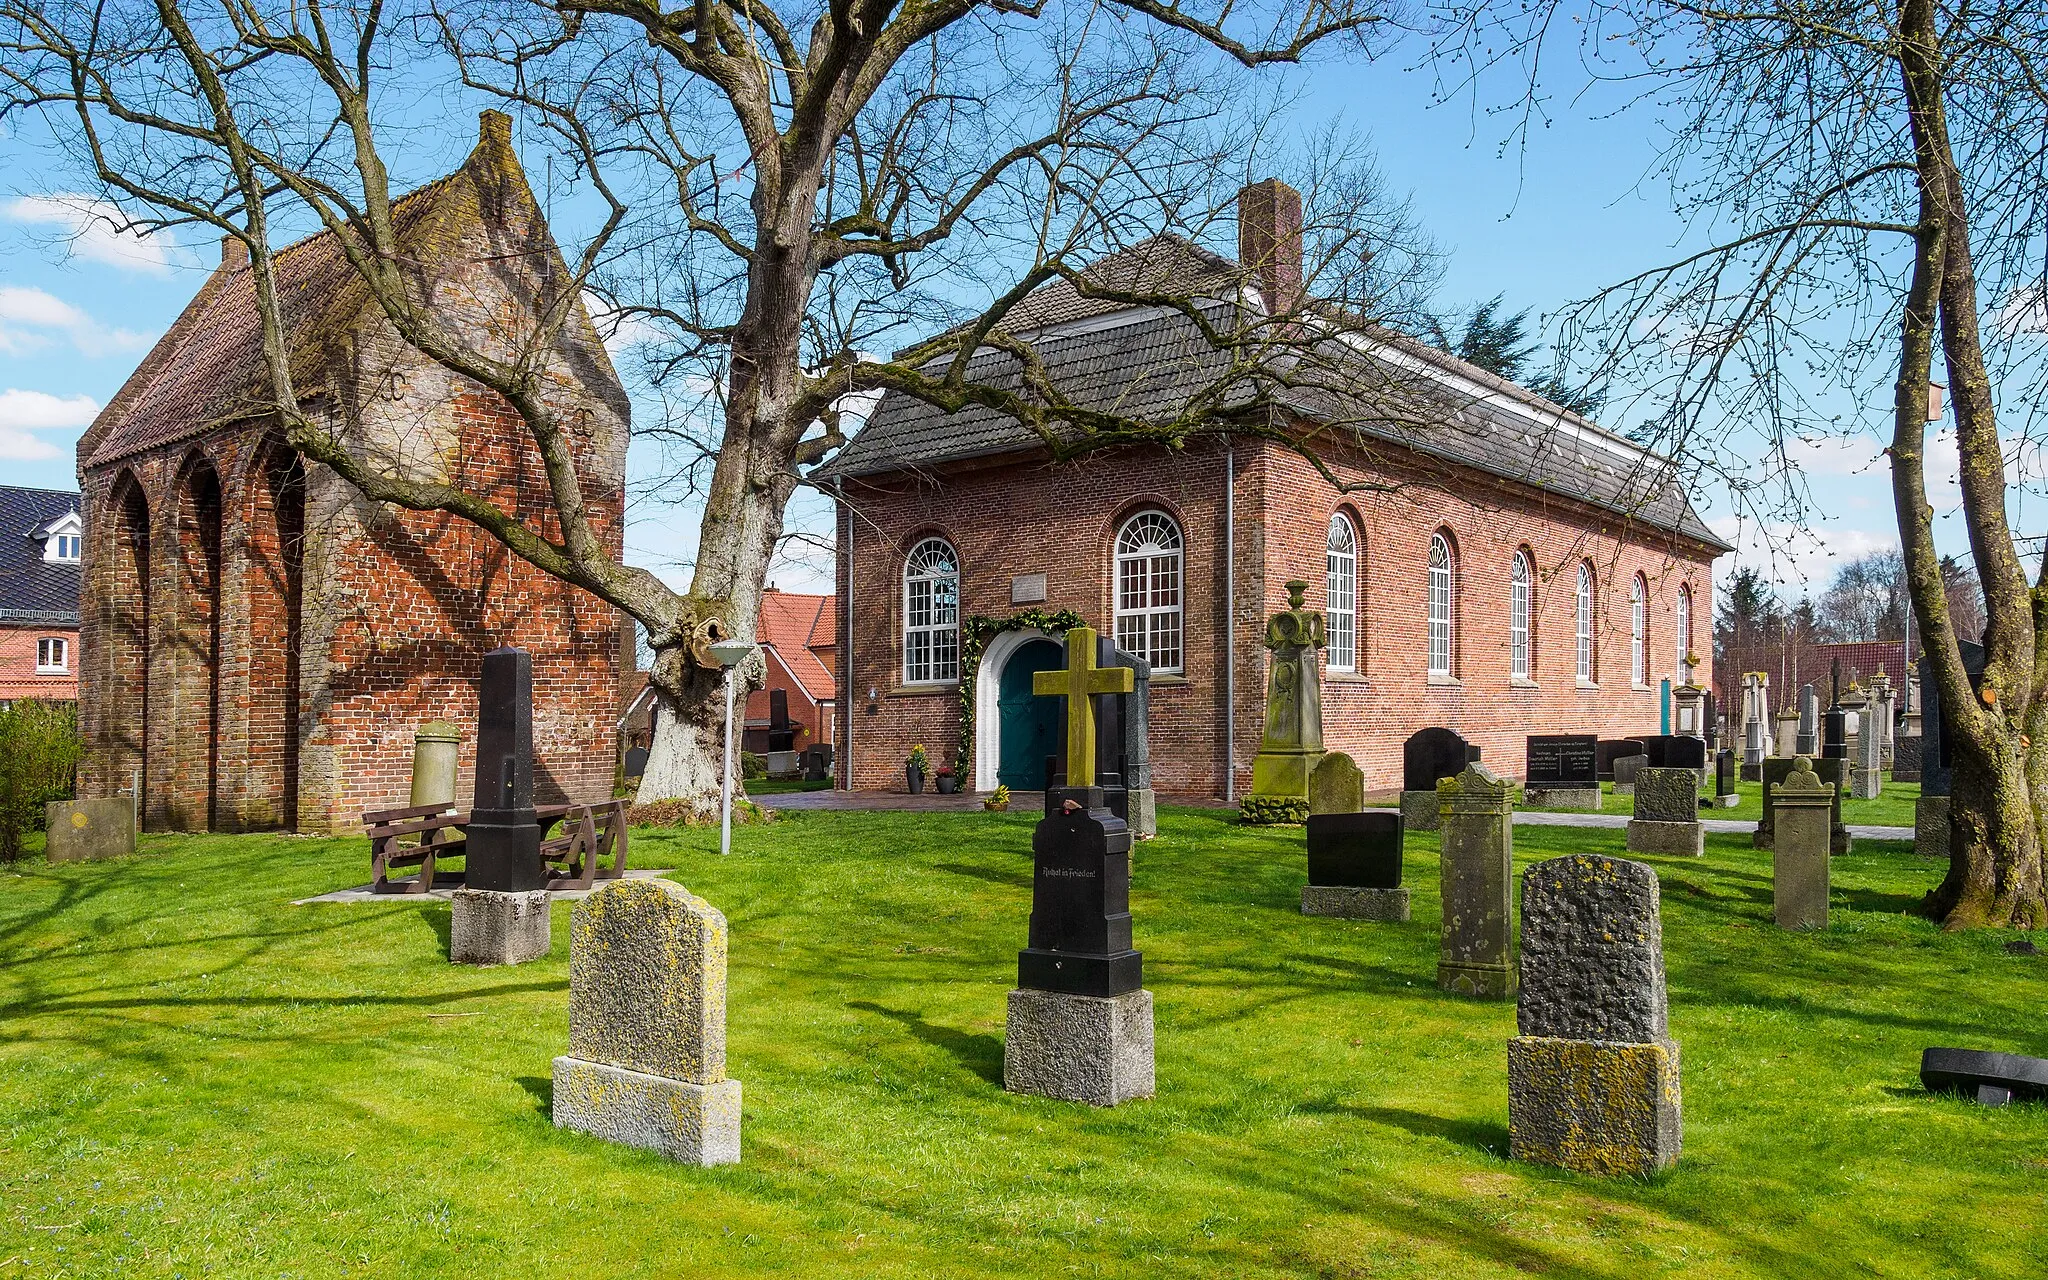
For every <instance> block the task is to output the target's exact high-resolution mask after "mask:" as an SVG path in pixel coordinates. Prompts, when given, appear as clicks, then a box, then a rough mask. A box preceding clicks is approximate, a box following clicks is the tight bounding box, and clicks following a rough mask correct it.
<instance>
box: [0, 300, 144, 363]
mask: <svg viewBox="0 0 2048 1280" xmlns="http://www.w3.org/2000/svg"><path fill="white" fill-rule="evenodd" d="M60 337H61V338H65V339H68V340H69V341H70V343H71V345H72V346H73V347H76V348H77V349H78V352H79V354H80V355H86V356H108V355H119V354H122V353H125V352H134V351H144V350H147V349H148V348H149V344H150V343H151V342H153V341H155V336H154V335H153V334H147V333H138V332H136V331H135V330H133V329H115V328H109V327H107V326H105V325H102V324H101V323H100V322H99V321H97V320H94V319H93V318H92V317H91V316H89V315H87V314H86V313H85V312H83V311H81V310H79V309H78V308H77V307H74V306H72V305H71V304H70V303H68V302H66V301H64V299H62V298H59V297H58V296H56V295H55V294H52V293H45V292H44V291H43V290H41V289H35V288H28V287H25V286H22V285H0V355H13V356H26V355H32V354H34V353H35V352H38V351H41V350H43V349H45V348H47V347H48V346H50V345H51V343H53V342H55V341H56V340H57V339H58V338H60Z"/></svg>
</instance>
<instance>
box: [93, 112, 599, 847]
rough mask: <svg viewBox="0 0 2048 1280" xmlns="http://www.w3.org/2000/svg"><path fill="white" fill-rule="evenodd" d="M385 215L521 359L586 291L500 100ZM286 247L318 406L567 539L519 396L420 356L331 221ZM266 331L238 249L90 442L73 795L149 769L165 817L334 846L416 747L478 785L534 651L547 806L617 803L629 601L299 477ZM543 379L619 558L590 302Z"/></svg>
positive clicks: (447, 297) (427, 274) (383, 800)
mask: <svg viewBox="0 0 2048 1280" xmlns="http://www.w3.org/2000/svg"><path fill="white" fill-rule="evenodd" d="M392 212H393V220H394V222H395V223H396V224H397V225H398V227H399V235H400V242H401V246H402V249H403V250H404V257H405V260H406V262H407V263H408V266H409V269H410V270H411V271H412V273H413V280H412V284H413V287H414V288H416V289H417V290H418V296H419V297H421V298H423V299H425V300H427V301H428V303H429V304H430V305H432V306H434V307H436V308H438V309H440V310H441V311H442V312H443V314H444V315H451V316H454V317H456V318H457V319H458V320H459V321H460V322H461V323H462V324H463V325H464V326H465V328H466V330H467V331H468V332H469V333H471V334H474V335H480V336H482V337H484V338H486V339H488V338H491V337H492V336H493V335H496V336H497V337H498V338H499V339H502V340H503V341H504V342H506V343H510V342H511V341H513V340H514V339H515V338H516V336H517V335H519V334H522V333H524V332H528V331H529V326H528V325H526V324H525V323H524V321H525V320H526V319H527V318H530V317H531V316H532V314H533V308H534V306H535V305H536V302H535V300H536V299H537V298H542V297H545V296H548V294H549V293H550V292H551V291H557V290H560V289H562V288H565V287H570V284H569V281H570V273H569V271H568V269H567V267H566V265H565V264H564V262H563V260H562V257H561V253H560V251H559V249H558V248H557V246H556V245H555V243H554V240H553V238H552V236H551V235H550V234H549V232H548V228H547V224H546V222H545V220H544V219H543V217H542V213H541V210H540V208H539V206H538V204H537V203H536V202H535V200H534V197H533V193H532V191H531V190H530V189H529V188H528V186H527V182H526V179H525V176H524V174H523V173H522V172H521V170H520V167H519V162H518V160H517V158H516V157H515V156H514V154H513V150H512V144H511V122H510V120H509V119H508V118H507V117H506V116H504V115H503V114H501V113H498V112H486V113H484V116H483V121H482V128H481V131H480V136H479V138H478V141H477V144H476V147H475V149H474V150H473V151H472V152H471V153H470V155H469V157H468V159H467V160H465V161H464V163H463V164H462V166H461V167H460V168H459V169H457V170H456V171H455V172H453V173H451V174H449V175H448V176H446V177H443V178H441V179H439V180H438V181H435V182H431V183H429V184H427V185H426V186H424V187H421V188H420V189H418V190H416V191H414V192H412V193H410V194H408V195H406V196H405V197H403V198H402V199H400V200H398V201H397V202H396V203H395V204H394V206H393V211H392ZM275 261H276V266H277V275H278V286H279V293H280V298H281V301H282V303H283V306H284V308H285V314H286V317H287V325H288V327H289V330H290V333H289V341H290V349H291V352H292V364H293V374H294V378H295V385H296V386H297V388H298V390H299V392H300V394H301V395H302V396H303V397H304V399H303V402H302V407H303V408H304V409H305V410H306V411H307V412H309V413H311V414H314V415H316V416H318V417H319V418H321V419H322V420H324V421H325V422H326V424H327V425H328V426H329V427H330V428H331V429H333V430H335V431H336V432H338V433H340V434H342V435H344V436H345V437H346V438H348V439H350V440H351V441H352V443H353V444H355V445H356V446H358V447H362V448H365V449H374V450H379V451H382V452H385V453H387V454H388V455H389V456H390V457H393V458H397V459H402V460H403V465H405V466H407V467H409V468H412V469H413V470H414V472H415V473H416V474H420V475H422V476H423V477H427V478H431V477H435V476H439V477H443V478H446V479H449V480H451V481H454V482H456V483H458V484H460V485H461V486H462V487H464V488H466V489H468V490H469V491H470V492H473V493H479V494H483V495H485V496H487V497H488V498H489V499H490V500H492V501H493V502H496V503H497V504H499V506H500V508H501V509H504V510H509V511H514V512H517V513H518V514H519V515H520V517H521V518H523V519H526V520H528V521H529V522H530V525H531V527H533V528H534V529H536V530H541V531H543V532H547V533H549V534H550V536H559V535H558V531H556V530H554V529H552V528H551V527H550V522H551V520H552V514H551V513H552V506H551V502H550V499H549V495H548V491H547V486H546V482H545V480H544V478H543V476H542V473H541V469H540V464H539V455H538V453H537V451H536V450H535V449H534V448H533V445H532V441H531V439H530V437H529V436H528V435H527V432H526V428H525V426H524V424H523V423H522V422H521V420H520V419H519V417H518V416H517V414H516V413H515V412H514V411H513V410H512V408H511V406H509V405H508V404H506V403H505V402H504V401H502V400H501V399H499V398H498V397H496V396H495V395H493V394H492V393H489V392H487V391H485V390H484V389H483V388H481V387H479V386H477V385H475V384H473V383H469V382H467V381H465V380H462V379H459V378H457V377H455V376H454V375H452V374H450V373H448V372H447V371H446V370H444V369H442V368H441V367H440V366H438V365H436V364H434V363H433V362H431V361H429V360H428V359H427V358H426V357H424V356H422V355H421V354H420V353H419V352H417V351H416V350H414V349H413V348H411V347H410V346H408V345H407V344H406V343H404V342H403V341H401V340H400V339H399V337H398V335H397V333H396V331H395V330H394V329H393V327H392V325H391V323H390V321H389V320H388V319H387V318H386V317H385V315H384V313H383V311H382V309H381V308H380V307H379V306H378V305H377V304H376V303H375V302H374V301H373V300H372V299H371V298H370V296H369V294H368V291H367V289H366V288H365V286H364V285H363V284H362V282H361V280H360V278H359V277H358V276H357V275H356V274H355V273H354V272H353V271H352V270H351V269H350V267H349V265H348V263H347V261H346V259H345V258H344V257H343V255H342V253H341V251H340V248H339V246H338V245H337V244H336V242H335V240H334V237H333V236H332V235H331V234H329V233H322V234H319V235H315V236H312V237H310V238H309V239H306V240H302V241H300V242H298V243H297V244H294V245H291V246H289V247H287V248H284V249H281V250H279V251H277V253H276V255H275ZM260 334H261V328H260V321H259V317H258V315H257V310H256V303H255V294H254V286H253V283H252V276H251V272H250V268H249V264H248V261H247V256H246V253H244V252H242V251H241V246H240V242H239V241H236V240H233V239H229V240H227V241H225V242H224V252H223V256H222V261H221V263H220V265H219V267H217V268H216V269H215V270H214V272H213V273H212V275H211V276H210V277H209V278H208V279H207V281H206V283H205V284H204V285H203V286H202V287H201V288H200V290H199V293H198V295H197V296H196V297H195V298H194V299H193V300H192V302H191V304H190V305H189V306H187V307H186V308H185V311H184V313H183V314H182V315H180V316H179V317H178V319H177V322H176V323H175V324H173V325H172V326H171V328H170V331H169V332H168V333H166V334H165V336H164V338H163V340H162V341H160V342H158V343H157V345H156V347H155V348H154V349H153V350H152V351H151V352H150V353H149V355H148V356H147V358H145V359H144V360H143V362H142V365H141V367H139V368H138V369H137V370H136V371H135V373H134V374H133V375H132V376H131V377H130V378H129V379H128V381H127V383H126V384H125V385H123V386H122V388H121V390H120V392H119V394H118V395H116V396H115V397H114V399H113V400H112V401H111V402H109V404H108V405H107V407H106V409H105V410H104V411H102V412H101V414H100V415H99V417H98V419H97V420H95V421H94V423H93V424H92V426H91V428H90V429H88V430H87V431H86V433H85V435H84V437H83V438H82V439H81V440H80V441H79V445H78V470H79V479H80V488H81V489H82V490H83V493H82V495H81V501H82V503H83V504H84V511H85V529H86V537H85V546H84V565H83V569H84V587H83V591H82V600H81V612H82V619H81V621H82V635H81V645H80V647H81V649H82V650H83V657H84V661H83V663H82V665H81V667H80V670H79V690H78V697H79V710H80V732H81V735H82V737H83V740H84V743H83V745H84V757H83V760H82V762H81V764H80V767H79V794H80V795H83V796H114V795H121V794H125V793H127V792H128V791H130V790H131V789H132V788H133V787H134V786H135V785H136V784H137V782H138V781H139V783H140V786H141V791H142V812H143V822H144V825H145V827H147V828H149V829H151V830H179V831H206V830H213V831H248V830H261V829H266V828H280V827H281V828H285V829H297V830H302V831H333V830H345V829H347V828H349V827H352V826H354V825H355V823H356V822H357V820H358V818H359V816H360V814H361V813H362V812H363V811H364V810H368V809H379V808H390V807H397V806H402V805H404V804H406V803H407V801H408V798H409V785H410V770H411V760H412V748H413V735H414V732H415V730H416V729H417V728H418V727H419V726H420V725H421V724H423V723H425V722H427V721H432V720H448V721H452V722H454V723H455V724H456V725H458V726H460V727H461V728H462V730H463V734H464V741H463V747H462V759H463V774H462V777H461V778H460V780H459V782H458V787H457V795H458V796H467V795H468V794H469V793H470V788H471V786H472V783H471V780H470V776H471V770H472V769H473V766H474V753H475V745H476V741H475V724H476V715H477V693H476V682H477V677H478V673H479V671H480V670H481V663H482V658H483V655H484V654H485V653H486V652H487V651H489V650H490V649H492V648H495V647H497V646H499V645H519V646H522V647H524V648H527V649H529V650H531V651H532V653H533V688H534V716H533V729H534V748H535V754H536V762H535V767H534V779H535V783H534V790H535V793H536V798H537V799H542V800H544V801H545V800H576V801H589V800H596V799H601V798H603V797H606V796H609V795H610V794H611V786H612V777H613V760H614V752H613V743H614V735H615V732H616V724H615V722H616V720H617V717H618V711H619V690H618V670H619V637H620V626H619V623H618V615H617V614H616V612H615V611H614V610H613V609H612V608H611V607H610V606H609V605H606V604H603V603H602V602H600V601H599V600H597V599H596V598H595V597H593V596H590V595H588V594H587V593H585V592H583V591H582V590H580V589H578V588H576V587H571V586H569V585H567V584H565V583H563V582H561V581H559V580H557V579H555V578H552V577H550V576H549V575H547V574H544V573H542V572H541V571H540V570H538V569H536V568H533V567H532V566H531V565H529V564H527V563H526V562H525V561H523V560H521V559H519V558H517V557H516V556H514V555H512V554H511V553H510V552H508V551H506V550H505V549H504V547H503V546H502V545H501V544H500V543H498V542H497V541H496V540H495V539H493V538H491V537H490V536H488V535H487V534H485V533H483V532H482V531H481V530H479V529H478V528H476V527H475V526H474V525H471V524H469V523H468V522H466V521H463V520H459V519H457V518H455V517H453V516H450V515H445V514H442V513H438V512H412V511H401V510H396V509H393V508H390V507H386V506H383V505H382V504H379V503H375V502H371V501H369V500H367V499H365V498H364V497H363V496H362V495H361V494H360V493H359V492H357V491H356V490H355V489H354V488H353V487H352V486H350V485H349V484H347V483H346V482H345V481H343V480H342V479H341V478H340V477H338V476H336V475H334V474H333V473H332V472H330V471H328V470H327V469H326V468H324V467H321V466H317V465H312V466H309V465H306V464H305V463H303V461H302V460H301V459H300V458H299V457H298V456H297V455H296V454H295V453H294V451H293V450H292V449H291V448H289V447H288V446H287V445H286V444H285V443H284V442H283V440H282V439H280V438H279V437H278V435H277V433H276V430H275V422H274V415H272V414H267V413H265V411H264V403H265V395H266V388H267V386H268V381H267V374H266V372H265V369H264V365H263V359H262V354H261V345H260ZM506 350H507V351H509V346H508V347H507V348H506ZM500 354H501V355H502V354H505V353H504V352H501V353H500ZM550 366H551V367H550V377H549V384H550V390H549V391H548V392H547V393H546V394H547V395H548V396H549V397H551V398H552V399H553V401H554V403H555V405H556V406H557V408H558V409H559V410H560V411H561V414H562V420H563V421H565V422H567V423H569V424H571V428H572V431H573V433H574V436H575V442H576V448H577V452H578V461H579V465H580V467H581V470H582V475H583V477H584V482H585V486H586V493H585V500H586V502H587V503H589V505H590V507H591V510H592V512H593V515H594V518H595V520H596V521H597V523H598V527H599V529H600V533H601V536H602V537H604V538H605V539H606V540H607V542H608V544H609V547H610V550H611V552H612V554H613V555H617V554H618V553H619V549H620V543H621V539H622V537H623V509H624V478H625V460H626V432H627V423H628V412H629V410H628V404H627V400H626V396H625V393H624V391H623V389H622V388H621V386H620V384H619V380H618V377H617V375H616V373H615V372H614V371H613V369H612V366H611V363H610V361H609V359H608V358H607V356H606V354H605V351H604V347H603V344H602V343H601V342H600V341H599V340H598V336H597V333H596V331H595V330H594V329H593V327H592V325H591V323H590V319H589V317H588V316H587V315H585V314H584V313H583V311H582V310H581V308H580V307H579V308H578V310H577V312H576V314H575V315H574V317H573V318H572V319H571V321H570V323H569V324H568V326H567V327H566V329H565V330H564V332H563V336H562V337H561V339H560V341H559V343H558V345H557V349H556V350H555V351H554V352H553V353H552V355H551V360H550Z"/></svg>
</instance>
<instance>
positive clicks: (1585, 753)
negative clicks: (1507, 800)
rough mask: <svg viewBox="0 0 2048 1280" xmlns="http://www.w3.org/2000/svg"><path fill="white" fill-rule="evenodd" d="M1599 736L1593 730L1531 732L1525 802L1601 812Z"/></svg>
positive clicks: (1525, 782)
mask: <svg viewBox="0 0 2048 1280" xmlns="http://www.w3.org/2000/svg"><path fill="white" fill-rule="evenodd" d="M1599 741H1600V740H1599V739H1598V738H1597V737H1595V736H1594V735H1592V734H1590V733H1548V734H1531V735H1530V736H1529V739H1528V746H1527V751H1528V755H1527V758H1526V760H1525V762H1524V765H1523V776H1522V803H1524V804H1527V805H1530V806H1532V807H1535V808H1542V809H1576V810H1580V811H1583V812H1586V813H1598V812H1600V768H1599V762H1598V747H1599Z"/></svg>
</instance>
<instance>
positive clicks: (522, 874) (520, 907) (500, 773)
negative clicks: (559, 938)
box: [448, 649, 550, 965]
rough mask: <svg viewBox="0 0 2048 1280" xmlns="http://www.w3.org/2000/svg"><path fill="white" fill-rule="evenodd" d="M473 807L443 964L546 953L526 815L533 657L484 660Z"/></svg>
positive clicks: (536, 847) (536, 844)
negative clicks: (461, 875) (460, 882)
mask: <svg viewBox="0 0 2048 1280" xmlns="http://www.w3.org/2000/svg"><path fill="white" fill-rule="evenodd" d="M475 794H476V802H475V803H474V804H473V805H472V806H471V808H470V817H469V829H468V844H467V846H466V848H465V850H464V854H465V866H466V871H465V872H464V875H463V887H462V888H460V889H457V890H456V891H455V904H454V912H453V915H452V918H451V921H450V927H449V936H448V958H449V960H450V961H452V962H453V963H456V964H487V965H488V964H520V963H523V962H525V961H528V960H533V959H536V958H538V957H540V956H544V955H546V954H547V953H548V945H549V942H550V937H549V933H548V889H547V885H548V880H547V867H546V865H545V864H544V863H543V862H542V861H541V856H540V844H541V830H540V824H539V823H538V822H536V821H535V820H534V813H533V657H532V655H530V654H528V653H527V652H526V650H524V649H493V650H491V651H490V652H489V653H487V654H485V655H484V662H483V678H482V679H481V680H480V681H479V683H478V686H477V733H476V793H475Z"/></svg>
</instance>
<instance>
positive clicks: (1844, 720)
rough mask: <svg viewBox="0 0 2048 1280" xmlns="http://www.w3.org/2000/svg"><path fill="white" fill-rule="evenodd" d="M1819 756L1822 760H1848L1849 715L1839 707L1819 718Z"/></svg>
mask: <svg viewBox="0 0 2048 1280" xmlns="http://www.w3.org/2000/svg"><path fill="white" fill-rule="evenodd" d="M1820 722H1821V738H1820V754H1821V758H1822V759H1823V760H1847V759H1848V758H1849V713H1848V712H1846V711H1844V710H1842V709H1841V708H1840V707H1835V708H1833V709H1831V710H1830V711H1829V712H1828V713H1827V714H1826V715H1824V716H1822V717H1821V718H1820Z"/></svg>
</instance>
